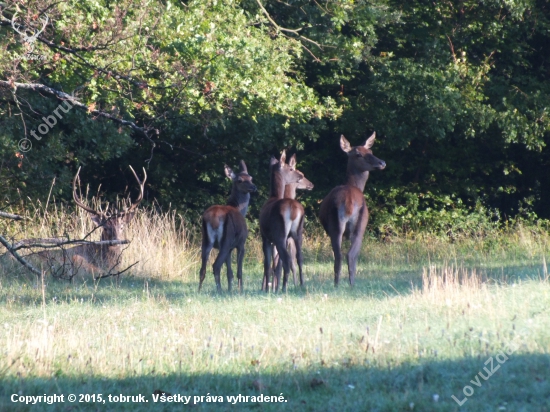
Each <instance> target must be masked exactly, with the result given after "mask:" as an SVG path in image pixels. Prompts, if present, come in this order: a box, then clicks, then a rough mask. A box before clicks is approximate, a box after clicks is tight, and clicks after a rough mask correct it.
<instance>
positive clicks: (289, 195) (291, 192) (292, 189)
mask: <svg viewBox="0 0 550 412" xmlns="http://www.w3.org/2000/svg"><path fill="white" fill-rule="evenodd" d="M285 199H296V184H295V183H289V184H287V185H286V186H285Z"/></svg>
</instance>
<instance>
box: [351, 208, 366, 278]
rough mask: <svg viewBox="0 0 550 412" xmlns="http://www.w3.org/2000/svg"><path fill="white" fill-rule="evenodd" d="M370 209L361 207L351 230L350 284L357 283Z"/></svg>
mask: <svg viewBox="0 0 550 412" xmlns="http://www.w3.org/2000/svg"><path fill="white" fill-rule="evenodd" d="M368 218H369V215H368V211H367V208H366V207H363V208H361V211H360V212H359V219H358V221H357V223H356V225H355V227H354V228H353V230H351V236H350V241H351V246H350V249H349V252H348V255H347V258H348V272H349V284H350V285H351V286H353V284H354V283H355V273H356V272H357V260H358V259H359V253H360V252H361V245H362V244H363V235H364V234H365V229H366V228H367V222H368Z"/></svg>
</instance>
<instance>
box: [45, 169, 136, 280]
mask: <svg viewBox="0 0 550 412" xmlns="http://www.w3.org/2000/svg"><path fill="white" fill-rule="evenodd" d="M130 170H132V173H133V174H134V177H135V178H136V180H137V182H138V185H139V195H138V198H137V199H136V201H135V202H133V203H132V204H131V205H130V207H129V208H128V209H126V210H124V211H118V210H115V211H114V213H112V214H111V213H108V212H103V211H97V210H95V209H92V208H91V207H89V206H87V205H85V204H84V203H83V202H82V200H81V199H80V197H79V196H78V194H77V188H76V187H77V182H78V185H79V186H80V178H79V174H80V168H78V171H77V172H76V175H75V177H74V179H73V199H74V201H75V203H76V205H77V206H78V207H80V208H82V209H84V210H85V211H87V212H88V213H89V216H90V219H91V220H92V222H93V223H94V225H95V228H96V229H98V228H101V229H102V232H101V241H102V242H105V243H103V244H83V245H79V246H74V247H71V248H68V249H63V250H62V252H63V253H62V254H61V256H59V253H57V252H56V251H43V252H40V253H39V254H38V255H39V256H40V257H41V258H42V259H44V260H46V262H47V263H48V265H49V266H50V269H51V270H56V271H58V272H59V271H62V275H61V276H60V277H67V278H69V279H71V278H72V277H73V276H74V275H75V274H76V272H78V270H79V269H80V268H82V269H84V270H86V271H88V272H91V273H100V272H104V273H107V275H102V276H99V277H106V276H111V275H112V274H113V270H115V269H116V268H117V267H118V265H119V264H120V260H121V254H122V246H121V245H120V244H110V242H109V241H118V240H123V232H124V229H125V227H126V225H127V224H128V223H129V222H130V221H131V220H132V218H133V217H134V215H135V209H136V208H137V206H138V205H139V203H140V202H141V201H142V200H143V192H144V186H145V181H146V180H147V173H146V172H145V169H143V174H144V178H143V181H140V180H139V177H138V176H137V174H136V172H135V171H134V169H133V168H132V166H130ZM96 229H94V230H96ZM56 268H57V269H56ZM67 271H69V273H68V275H66V274H65V272H67ZM52 273H54V272H52Z"/></svg>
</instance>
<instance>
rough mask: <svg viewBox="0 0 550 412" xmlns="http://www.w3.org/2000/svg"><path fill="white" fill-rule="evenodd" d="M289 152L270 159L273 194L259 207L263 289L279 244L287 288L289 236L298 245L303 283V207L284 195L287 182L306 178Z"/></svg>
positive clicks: (267, 281)
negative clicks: (287, 245)
mask: <svg viewBox="0 0 550 412" xmlns="http://www.w3.org/2000/svg"><path fill="white" fill-rule="evenodd" d="M285 161H286V152H285V151H283V153H282V154H281V158H280V160H278V161H277V160H276V159H275V158H272V159H271V165H270V174H271V183H270V194H269V199H268V200H267V202H265V203H264V205H263V206H262V209H261V210H260V233H261V235H262V248H263V252H264V279H263V283H262V290H264V291H266V292H267V291H268V290H269V274H270V270H271V259H272V254H273V248H272V246H275V247H277V250H278V252H279V259H281V261H282V265H283V271H284V277H283V292H284V291H286V284H287V281H288V272H289V270H290V255H289V253H288V252H287V250H286V244H287V239H288V238H289V236H290V237H291V238H292V239H293V240H294V243H295V245H296V258H297V261H298V269H299V272H300V284H303V275H302V234H303V230H304V207H303V206H302V205H301V204H300V202H297V201H296V200H294V199H285V198H284V192H285V185H287V184H289V183H299V182H300V181H301V180H303V179H304V175H303V173H302V172H299V171H297V170H296V156H292V158H291V159H290V162H289V163H288V164H286V163H285ZM276 276H277V284H276V285H274V286H275V288H274V289H275V291H277V290H278V286H279V284H280V272H279V273H277V274H276Z"/></svg>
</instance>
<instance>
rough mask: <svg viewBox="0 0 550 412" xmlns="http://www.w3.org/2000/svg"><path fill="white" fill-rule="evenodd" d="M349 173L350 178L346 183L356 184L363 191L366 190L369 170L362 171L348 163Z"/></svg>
mask: <svg viewBox="0 0 550 412" xmlns="http://www.w3.org/2000/svg"><path fill="white" fill-rule="evenodd" d="M347 175H348V180H347V182H346V185H348V186H354V187H356V188H357V189H359V190H360V191H361V192H363V191H364V190H365V185H366V184H367V180H368V179H369V172H360V171H358V170H357V169H355V168H354V167H353V166H351V165H349V164H348V171H347Z"/></svg>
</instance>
